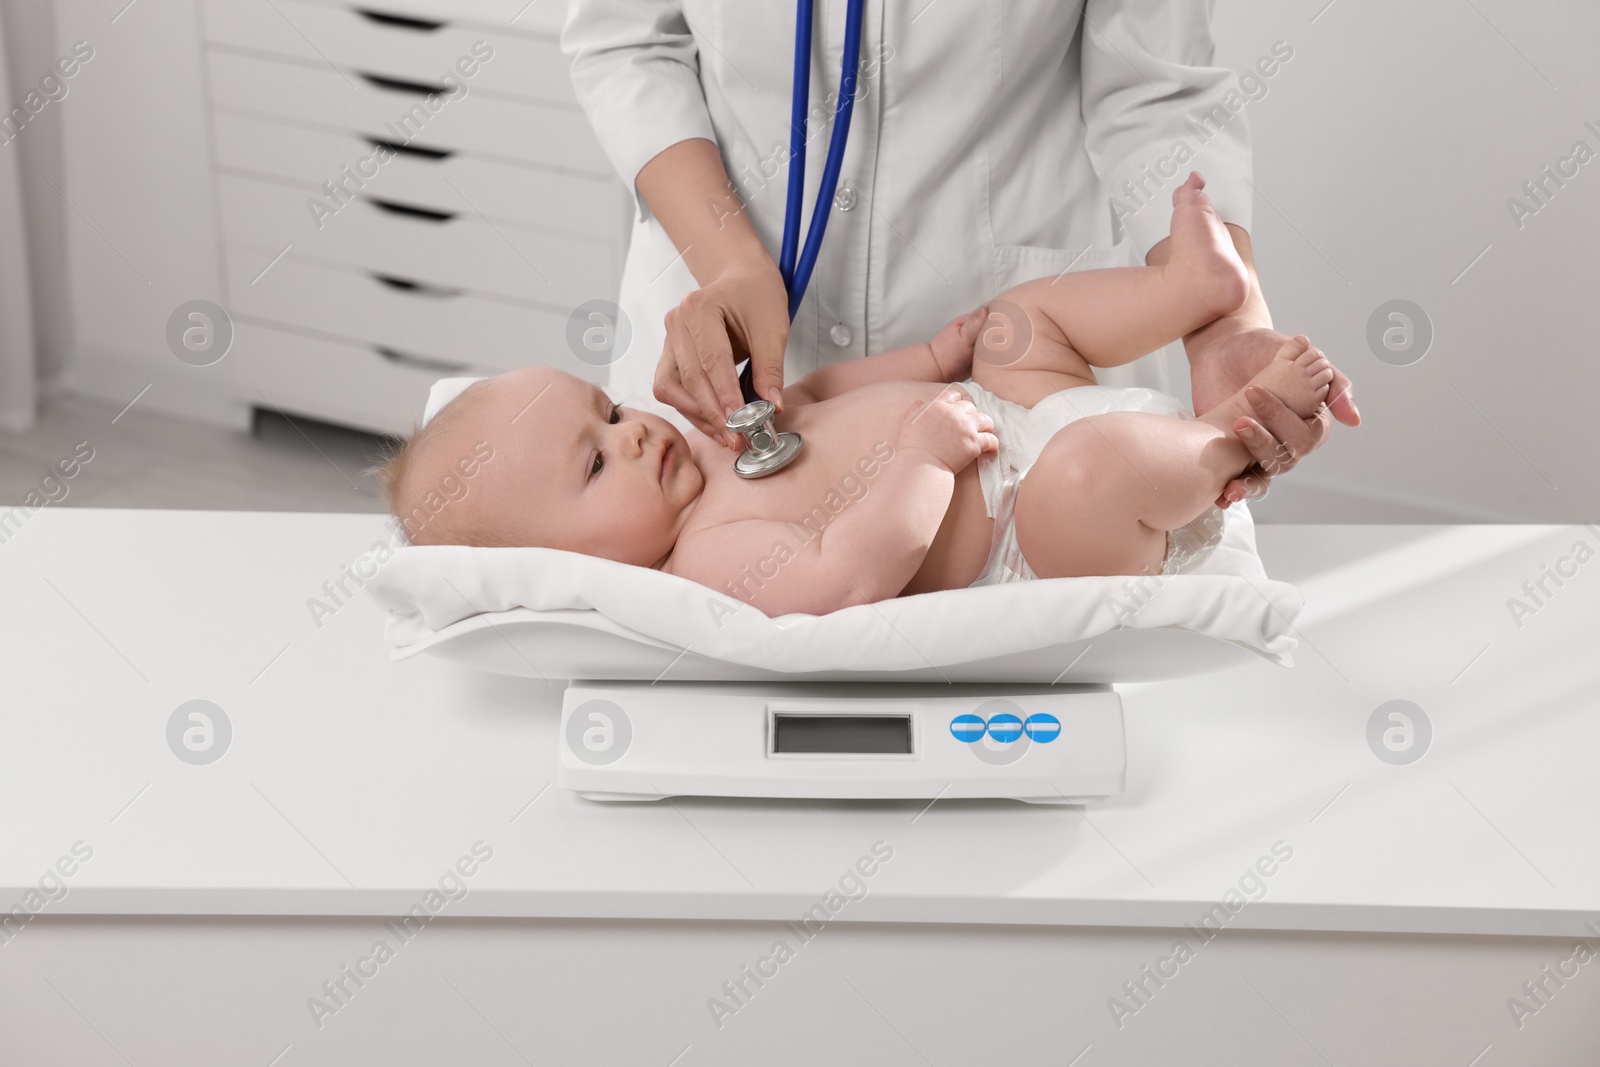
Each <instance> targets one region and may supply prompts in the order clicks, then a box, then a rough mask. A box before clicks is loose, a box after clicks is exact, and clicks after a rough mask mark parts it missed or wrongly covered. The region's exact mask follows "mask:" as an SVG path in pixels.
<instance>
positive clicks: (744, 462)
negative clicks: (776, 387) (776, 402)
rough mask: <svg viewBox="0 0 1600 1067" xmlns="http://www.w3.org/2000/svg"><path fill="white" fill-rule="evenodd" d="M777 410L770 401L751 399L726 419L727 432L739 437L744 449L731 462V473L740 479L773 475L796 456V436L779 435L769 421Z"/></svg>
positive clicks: (788, 434) (798, 437) (798, 443)
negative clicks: (744, 445)
mask: <svg viewBox="0 0 1600 1067" xmlns="http://www.w3.org/2000/svg"><path fill="white" fill-rule="evenodd" d="M776 415H777V409H776V408H774V407H773V406H772V402H771V401H770V400H753V401H751V402H750V403H748V404H746V405H745V406H744V407H742V408H740V409H739V410H738V411H735V412H734V413H733V414H732V415H729V416H728V429H730V430H732V431H733V432H734V433H737V434H743V435H744V438H745V440H746V441H747V442H748V444H749V447H747V448H746V449H745V450H744V451H743V452H741V453H740V454H739V458H738V459H736V460H734V461H733V470H734V473H736V474H737V475H739V477H741V478H764V477H766V476H767V475H769V474H776V473H777V472H778V471H781V470H783V468H785V467H787V466H788V465H789V464H791V463H793V462H794V461H795V458H796V457H797V456H799V455H800V435H799V434H797V433H787V432H785V433H779V432H777V430H775V429H774V428H773V425H772V420H773V418H774V416H776Z"/></svg>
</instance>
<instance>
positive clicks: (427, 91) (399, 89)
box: [356, 70, 450, 96]
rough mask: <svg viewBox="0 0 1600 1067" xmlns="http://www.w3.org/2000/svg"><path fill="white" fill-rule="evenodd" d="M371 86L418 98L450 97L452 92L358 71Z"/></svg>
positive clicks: (422, 83)
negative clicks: (435, 95) (409, 94)
mask: <svg viewBox="0 0 1600 1067" xmlns="http://www.w3.org/2000/svg"><path fill="white" fill-rule="evenodd" d="M356 73H357V74H359V75H361V77H363V78H365V79H366V80H367V81H368V82H369V83H370V84H372V85H375V86H377V87H378V88H379V89H388V90H390V91H392V92H396V93H413V94H415V95H417V96H433V95H434V94H438V95H439V96H449V95H450V90H449V89H448V88H446V87H445V86H443V85H429V84H428V83H427V82H414V81H407V80H406V79H405V78H390V77H387V76H385V75H383V74H368V73H367V72H366V71H364V70H358V71H356Z"/></svg>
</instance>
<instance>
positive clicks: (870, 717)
mask: <svg viewBox="0 0 1600 1067" xmlns="http://www.w3.org/2000/svg"><path fill="white" fill-rule="evenodd" d="M560 729H561V738H562V744H561V745H560V749H559V750H560V762H559V764H558V766H557V772H556V784H558V785H560V786H562V787H564V788H567V789H571V790H573V791H574V792H576V793H578V794H579V795H580V796H582V797H584V798H586V799H588V800H602V801H654V800H660V799H663V798H665V797H672V796H713V797H751V798H756V797H789V798H808V799H823V798H825V799H834V800H841V799H850V800H909V799H918V800H924V799H930V798H933V799H944V800H952V799H977V798H1008V799H1012V800H1022V801H1026V802H1028V803H1032V804H1071V803H1081V802H1082V801H1083V800H1084V799H1086V798H1094V797H1104V796H1112V795H1114V794H1117V793H1120V792H1122V790H1123V789H1124V788H1125V787H1126V784H1127V747H1126V743H1125V741H1124V739H1123V731H1122V701H1121V699H1120V698H1119V697H1118V696H1117V694H1116V692H1115V691H1113V690H1112V689H1111V687H1110V686H1109V685H1106V684H1103V683H1095V684H1087V683H1084V684H1077V685H1072V686H1066V685H1050V686H1045V685H1034V686H1022V685H1005V684H1000V683H996V684H993V685H984V686H973V685H966V686H963V685H935V684H932V683H917V684H911V683H906V684H899V683H887V682H881V683H854V682H783V681H774V682H734V683H728V682H716V683H711V682H708V683H704V684H689V683H680V684H674V685H656V684H655V683H653V682H589V681H585V682H573V683H572V684H571V685H570V686H568V688H567V691H566V693H565V695H564V696H563V697H562V719H561V728H560Z"/></svg>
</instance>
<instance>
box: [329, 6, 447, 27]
mask: <svg viewBox="0 0 1600 1067" xmlns="http://www.w3.org/2000/svg"><path fill="white" fill-rule="evenodd" d="M351 10H352V11H354V12H355V13H356V14H358V15H360V16H361V17H362V18H364V19H369V20H370V21H372V22H376V23H377V24H378V25H380V26H393V27H395V28H396V29H401V30H421V31H422V32H424V33H432V32H433V31H434V30H437V29H438V28H439V27H441V26H443V25H444V23H443V22H435V21H433V20H432V19H419V18H416V17H415V16H412V15H393V14H390V13H389V12H387V11H376V10H374V9H372V8H370V7H353V8H351Z"/></svg>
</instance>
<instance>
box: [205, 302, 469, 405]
mask: <svg viewBox="0 0 1600 1067" xmlns="http://www.w3.org/2000/svg"><path fill="white" fill-rule="evenodd" d="M234 327H235V329H234V337H233V348H232V349H231V350H230V351H229V353H228V358H229V359H230V360H232V361H233V362H234V376H235V381H236V382H237V383H238V384H239V385H240V386H241V387H242V392H243V393H244V394H246V395H247V396H249V397H252V398H254V404H255V406H257V407H263V408H269V409H272V408H280V407H281V408H285V409H288V410H294V409H297V408H299V407H301V405H302V402H303V400H304V398H305V397H306V396H307V395H308V394H309V395H313V396H315V397H316V403H317V411H318V414H319V415H320V416H321V417H322V418H324V419H327V420H331V421H337V422H340V423H343V424H344V425H347V426H354V427H356V428H358V429H362V430H368V431H371V432H374V433H391V434H405V433H410V432H411V430H412V429H413V428H414V427H415V426H416V424H417V423H419V422H421V421H422V406H423V404H425V403H426V402H427V399H428V389H429V387H431V386H432V385H433V383H434V381H435V380H437V379H438V378H439V377H441V376H442V375H447V374H462V375H466V374H473V375H476V374H493V373H494V372H495V368H493V367H478V366H474V365H472V364H468V363H450V362H445V361H439V360H431V359H423V358H417V357H411V356H407V355H405V354H403V353H400V352H399V351H398V350H395V349H389V348H386V347H384V346H381V345H356V344H351V343H349V342H347V341H335V340H330V339H328V338H326V337H319V336H315V335H310V334H304V333H294V332H291V331H289V330H286V329H283V328H281V327H274V326H269V325H266V324H265V323H262V322H259V321H258V320H255V319H253V318H247V317H246V316H244V315H237V316H235V319H234Z"/></svg>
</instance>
